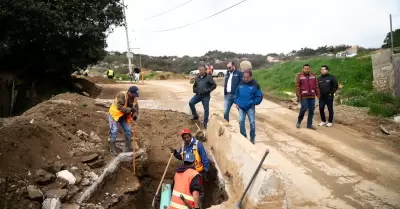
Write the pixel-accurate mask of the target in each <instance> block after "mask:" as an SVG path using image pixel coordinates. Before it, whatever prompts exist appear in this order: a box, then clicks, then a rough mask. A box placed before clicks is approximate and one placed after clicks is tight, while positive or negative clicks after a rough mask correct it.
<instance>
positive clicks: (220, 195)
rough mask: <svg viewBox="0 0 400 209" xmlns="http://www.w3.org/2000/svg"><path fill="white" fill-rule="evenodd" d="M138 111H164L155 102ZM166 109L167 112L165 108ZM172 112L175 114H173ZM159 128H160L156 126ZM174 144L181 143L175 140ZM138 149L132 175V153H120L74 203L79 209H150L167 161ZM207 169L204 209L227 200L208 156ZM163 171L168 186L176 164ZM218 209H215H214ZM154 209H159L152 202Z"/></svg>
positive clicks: (221, 179)
mask: <svg viewBox="0 0 400 209" xmlns="http://www.w3.org/2000/svg"><path fill="white" fill-rule="evenodd" d="M111 102H112V101H111V100H97V104H100V105H104V106H105V107H107V106H108V105H109V103H111ZM141 109H148V110H149V109H152V110H159V109H163V110H166V108H165V106H164V105H162V104H161V103H160V102H159V101H146V100H142V101H141ZM168 109H169V108H168ZM175 111H176V110H175ZM160 125H162V124H160ZM176 141H177V143H179V144H181V139H180V138H179V137H176ZM139 147H141V149H139V150H137V151H136V175H134V173H133V164H132V153H121V154H120V155H119V156H118V157H117V158H115V159H114V160H113V161H112V162H111V163H110V164H109V165H108V166H107V168H106V169H105V170H104V172H103V174H102V175H101V176H100V177H99V179H98V181H97V182H95V183H94V184H93V185H91V187H89V188H88V189H87V190H86V191H85V192H84V193H83V194H82V195H81V196H80V198H79V199H78V203H79V204H80V205H81V206H83V208H88V209H91V208H100V209H101V208H110V209H124V208H127V209H128V208H129V209H132V208H137V209H139V208H140V209H150V208H152V206H151V204H152V200H153V198H154V195H155V193H156V190H157V187H158V185H159V183H160V180H161V177H162V174H163V172H160V170H162V171H163V170H164V168H165V167H166V165H167V162H168V159H160V158H159V157H155V156H154V153H157V152H158V153H159V152H165V151H163V150H158V149H157V148H156V147H157V146H150V147H148V144H142V143H141V142H139ZM208 155H209V161H210V169H209V171H208V181H207V182H205V184H204V191H205V208H210V207H212V206H214V207H213V208H215V206H216V205H219V204H221V203H223V202H226V201H227V200H228V199H229V196H230V195H229V194H230V193H229V191H228V187H227V186H226V184H225V180H224V177H223V175H222V174H221V173H220V170H219V168H218V163H217V162H216V161H215V158H214V157H213V155H212V153H210V152H209V153H208ZM172 161H173V162H172V163H171V165H170V169H168V170H167V173H166V176H165V179H164V181H163V182H164V183H166V184H170V183H172V179H173V177H174V174H175V169H176V168H177V167H178V166H179V165H180V163H181V162H180V161H178V160H175V159H174V160H172ZM217 207H218V206H217ZM155 208H157V209H158V208H159V201H156V205H155Z"/></svg>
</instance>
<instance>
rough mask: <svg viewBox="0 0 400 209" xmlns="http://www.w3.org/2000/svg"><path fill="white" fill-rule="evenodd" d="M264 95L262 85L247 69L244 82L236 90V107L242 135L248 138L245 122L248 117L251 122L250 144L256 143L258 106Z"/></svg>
mask: <svg viewBox="0 0 400 209" xmlns="http://www.w3.org/2000/svg"><path fill="white" fill-rule="evenodd" d="M262 99H263V93H262V91H261V88H260V85H259V84H258V83H257V81H256V80H253V72H252V71H251V70H250V69H246V70H244V72H243V81H242V82H241V83H240V84H239V87H238V88H237V89H236V93H235V101H234V103H235V104H236V107H237V108H238V109H239V124H240V133H241V134H242V135H243V136H244V137H246V138H247V134H246V126H245V120H246V115H247V116H248V117H249V121H250V142H251V143H253V144H254V143H255V137H256V108H255V106H256V105H259V104H261V102H262Z"/></svg>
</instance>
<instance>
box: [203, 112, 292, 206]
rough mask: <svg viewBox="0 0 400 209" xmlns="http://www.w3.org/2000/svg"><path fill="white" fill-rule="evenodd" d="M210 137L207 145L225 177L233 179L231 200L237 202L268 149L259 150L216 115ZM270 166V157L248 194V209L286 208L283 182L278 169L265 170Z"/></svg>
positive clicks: (209, 127)
mask: <svg viewBox="0 0 400 209" xmlns="http://www.w3.org/2000/svg"><path fill="white" fill-rule="evenodd" d="M207 138H208V141H207V143H206V146H207V147H208V149H210V151H211V152H212V153H213V155H214V157H215V159H216V161H217V162H218V165H219V168H220V169H221V172H222V173H223V174H224V175H225V178H229V184H230V187H231V189H230V191H231V192H232V194H231V197H230V200H229V201H230V202H236V201H238V200H239V198H240V196H241V195H242V193H243V192H244V190H245V188H246V186H247V184H248V182H249V181H250V179H251V177H252V176H253V173H254V171H255V170H256V168H257V166H258V164H259V162H260V161H261V159H262V156H263V154H264V152H265V150H261V149H258V148H257V147H256V146H254V145H253V144H251V143H250V141H249V140H248V139H246V138H244V137H243V136H242V135H240V134H238V133H235V132H233V131H231V128H230V126H229V124H228V123H227V122H225V120H224V119H223V118H222V117H220V116H218V115H216V114H214V115H212V116H211V117H210V122H209V126H208V129H207ZM267 167H268V156H267V158H266V160H265V161H264V164H263V168H261V169H260V171H259V173H258V175H257V177H256V178H255V180H254V182H253V184H252V186H251V187H250V189H249V191H248V193H247V196H246V199H245V201H244V203H243V206H244V208H266V207H269V208H282V205H283V195H284V194H283V188H282V186H281V185H282V184H281V180H280V178H279V177H278V175H277V174H276V173H275V171H274V170H272V169H265V168H267Z"/></svg>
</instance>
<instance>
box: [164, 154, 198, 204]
mask: <svg viewBox="0 0 400 209" xmlns="http://www.w3.org/2000/svg"><path fill="white" fill-rule="evenodd" d="M195 162H196V157H195V155H194V154H193V153H191V152H186V153H185V154H184V156H183V165H182V166H180V167H178V168H177V169H176V173H175V176H174V180H173V182H172V185H171V188H172V197H171V203H170V205H169V208H170V209H182V208H189V207H190V208H194V209H200V208H201V206H200V202H201V201H200V197H201V196H203V195H202V194H203V187H202V185H201V184H200V181H201V180H200V179H201V177H200V174H199V172H197V171H196V168H195Z"/></svg>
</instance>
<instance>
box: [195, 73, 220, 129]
mask: <svg viewBox="0 0 400 209" xmlns="http://www.w3.org/2000/svg"><path fill="white" fill-rule="evenodd" d="M215 88H217V85H216V84H215V81H214V79H213V78H212V76H211V75H207V73H206V68H205V67H199V75H198V76H197V78H196V80H195V81H194V84H193V93H195V95H194V96H193V97H192V99H191V100H190V101H189V107H190V110H191V111H192V116H193V118H192V120H198V119H199V115H198V114H197V112H196V107H195V105H196V104H197V103H199V102H201V103H202V104H203V108H204V121H203V126H204V128H205V129H206V128H207V123H208V115H209V108H210V93H211V92H212V91H214V89H215Z"/></svg>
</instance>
